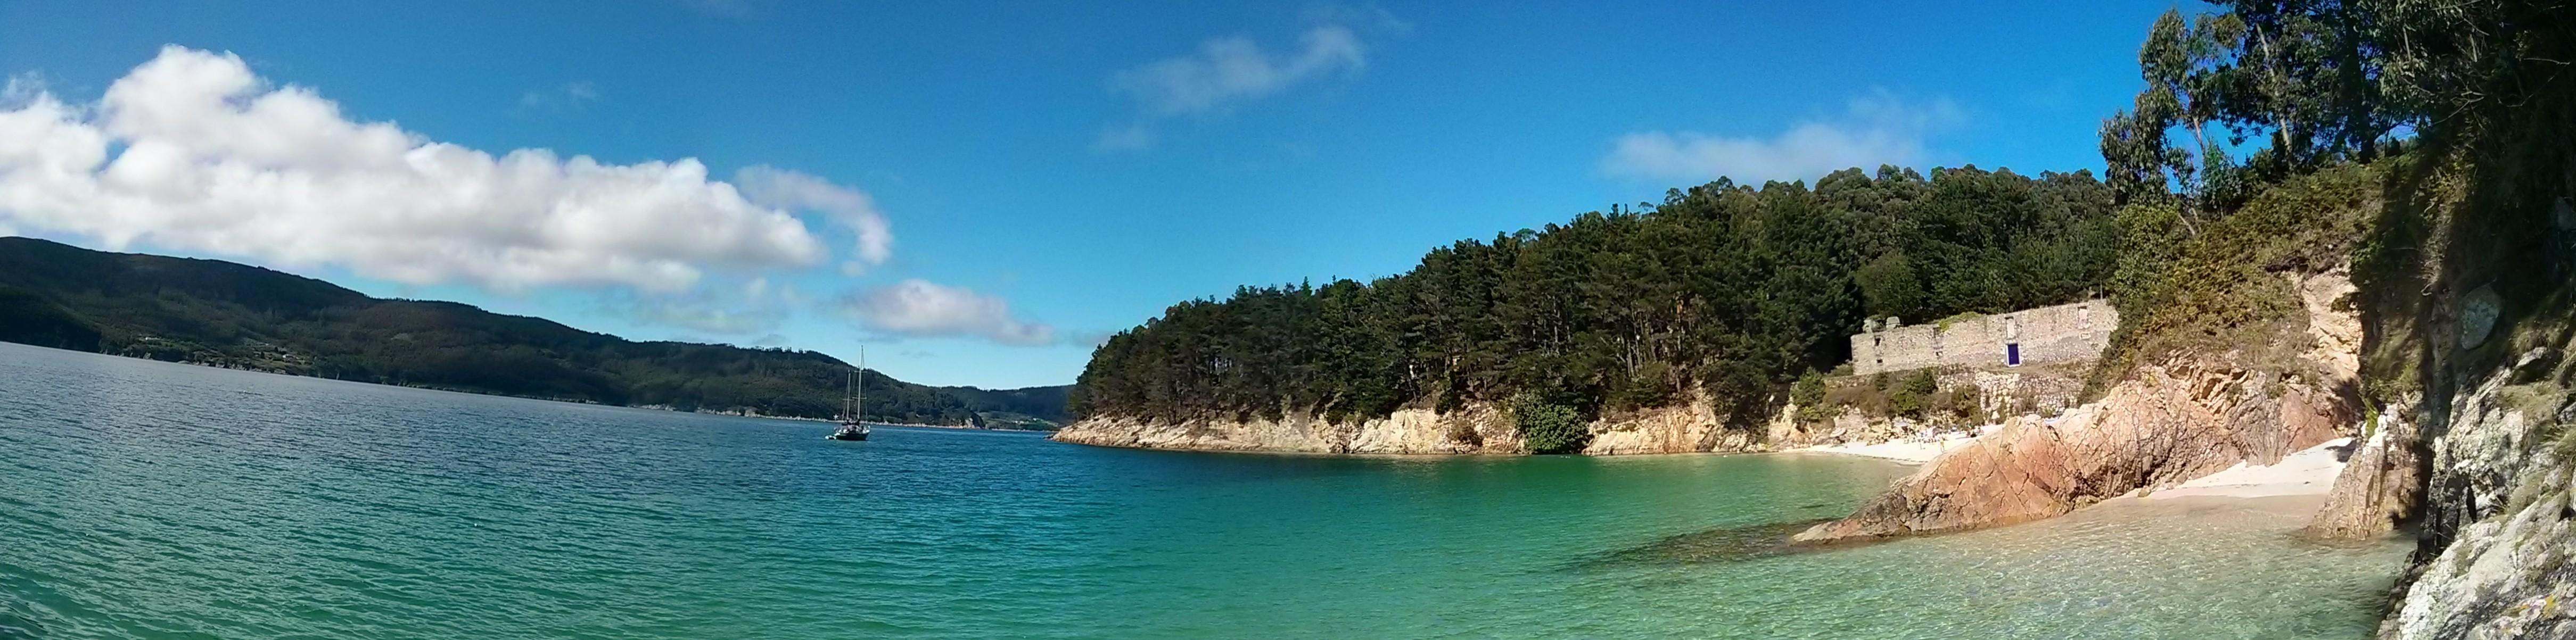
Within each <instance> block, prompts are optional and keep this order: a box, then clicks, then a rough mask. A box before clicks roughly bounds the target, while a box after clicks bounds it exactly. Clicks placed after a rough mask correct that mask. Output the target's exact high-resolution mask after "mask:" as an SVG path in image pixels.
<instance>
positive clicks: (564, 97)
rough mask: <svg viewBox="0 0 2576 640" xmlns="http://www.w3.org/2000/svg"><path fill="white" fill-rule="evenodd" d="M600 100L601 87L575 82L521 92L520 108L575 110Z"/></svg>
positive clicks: (585, 82)
mask: <svg viewBox="0 0 2576 640" xmlns="http://www.w3.org/2000/svg"><path fill="white" fill-rule="evenodd" d="M597 101H599V87H597V86H594V85H592V84H591V83H589V82H587V81H584V82H574V83H569V84H565V85H564V86H561V87H555V88H551V89H542V90H537V89H531V90H529V91H528V92H526V93H522V94H519V108H521V109H541V110H546V111H574V110H578V109H580V108H582V107H585V106H589V105H590V103H592V102H597Z"/></svg>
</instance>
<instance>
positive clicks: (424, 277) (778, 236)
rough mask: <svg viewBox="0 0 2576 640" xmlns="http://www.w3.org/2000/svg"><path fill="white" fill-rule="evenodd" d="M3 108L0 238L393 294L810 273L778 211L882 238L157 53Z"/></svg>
mask: <svg viewBox="0 0 2576 640" xmlns="http://www.w3.org/2000/svg"><path fill="white" fill-rule="evenodd" d="M16 85H17V83H13V87H14V88H12V89H10V90H9V91H7V92H6V93H7V94H8V95H10V96H15V98H14V99H11V100H8V101H5V102H0V225H11V226H16V227H18V228H20V229H23V230H29V231H40V232H57V233H68V234H77V235H85V236H90V237H95V238H98V239H99V240H100V241H102V242H103V243H104V244H106V245H108V247H109V248H123V247H124V246H126V245H128V244H130V243H135V242H149V243H151V244H154V245H157V246H160V247H165V248H170V249H178V250H194V251H205V252H210V253H216V254H225V255H231V256H250V257H256V258H260V259H265V260H267V261H271V262H274V263H282V264H285V265H290V266H308V265H326V264H327V265H340V266H345V267H347V268H349V269H351V270H354V271H356V272H358V273H360V274H364V275H367V276H372V277H377V278H383V279H387V280H392V281H396V282H402V283H408V284H434V283H444V282H460V281H461V282H466V283H471V284H475V285H478V286H484V287H488V288H495V289H501V290H517V289H522V288H526V287H531V286H544V285H598V286H631V287H635V288H638V289H641V290H645V291H648V292H664V293H669V292H678V291H682V290H685V289H687V288H689V287H691V286H692V285H694V284H695V283H697V282H698V281H699V280H700V278H701V277H702V276H703V275H704V274H705V273H706V272H708V271H710V270H719V271H737V272H750V271H756V270H760V269H767V268H786V267H797V268H801V267H809V266H813V265H817V264H821V263H823V262H825V261H826V259H827V258H829V257H830V254H831V252H830V251H829V250H828V249H827V248H826V247H825V246H824V244H823V242H822V241H821V240H819V239H817V238H816V236H815V235H814V234H813V233H811V232H810V231H809V230H808V229H807V228H806V226H805V224H804V223H803V222H801V221H800V220H798V219H797V218H796V217H795V216H794V215H791V214H790V213H789V211H787V210H785V207H786V204H780V203H789V204H796V205H801V206H807V207H813V208H815V209H817V210H821V211H823V212H825V213H827V214H830V215H831V216H832V218H833V219H834V220H835V221H837V222H839V223H841V224H844V225H849V226H850V227H851V228H853V229H854V230H856V233H857V236H858V238H859V240H860V242H859V250H858V254H859V259H861V260H868V261H882V260H883V259H884V258H885V254H886V252H887V251H888V248H889V246H890V243H891V240H890V239H889V238H888V237H887V234H886V233H885V229H884V219H883V217H882V216H881V215H878V214H877V213H876V211H875V209H874V208H873V206H872V205H870V204H869V203H868V201H867V199H866V197H865V196H864V195H863V194H859V193H858V192H856V191H851V190H847V189H840V188H837V187H831V186H830V185H829V184H828V183H822V182H821V181H820V180H818V179H813V178H812V177H811V176H805V175H803V174H796V173H793V172H785V171H778V170H771V169H765V168H764V169H763V171H757V172H749V173H748V175H749V176H750V177H754V178H759V179H765V180H767V182H765V183H763V184H761V185H760V189H755V190H754V191H755V192H757V193H759V194H760V196H761V197H760V199H761V200H763V201H766V202H769V203H771V204H763V203H762V202H755V201H753V200H752V199H749V198H746V197H744V195H743V193H742V192H741V191H737V190H736V189H735V187H734V186H733V185H729V184H726V183H724V182H719V181H713V180H709V179H708V178H707V168H706V166H705V165H702V164H700V163H699V162H698V161H697V160H695V159H681V160H677V161H669V162H663V161H647V162H639V163H635V164H624V165H620V164H604V163H601V162H599V161H596V160H593V159H591V158H589V157H587V156H573V157H571V158H564V157H560V156H557V155H556V154H555V153H554V152H552V151H548V150H544V149H519V150H515V151H510V152H507V153H504V154H501V155H499V156H498V157H495V156H494V155H493V154H490V153H486V152H483V151H478V150H475V149H469V148H465V147H461V146H457V145H453V144H447V143H441V142H436V141H432V140H429V139H427V138H426V137H424V136H422V135H420V134H417V133H412V132H408V131H404V130H402V129H401V128H399V127H397V126H395V125H394V124H393V123H390V122H359V121H353V120H350V119H349V118H347V117H345V116H343V115H342V114H341V113H340V109H339V106H338V105H337V104H335V103H333V102H331V101H329V100H325V99H323V98H322V97H321V96H320V95H318V94H316V93H315V92H314V91H313V90H312V89H309V88H304V87H296V86H286V87H272V86H269V85H268V84H267V83H266V82H264V81H262V80H261V79H260V78H258V77H256V76H254V75H253V74H252V73H251V71H250V68H249V67H248V66H247V65H245V64H243V62H242V60H241V59H240V58H238V57H236V56H233V55H231V54H215V53H211V52H205V51H197V50H191V49H185V48H181V47H176V46H172V47H165V48H163V49H162V50H161V52H160V54H159V55H158V56H157V57H155V58H153V59H152V60H151V61H149V62H146V63H144V64H143V65H141V66H138V67H135V68H134V70H133V71H132V72H130V73H128V74H127V75H126V76H125V77H124V78H121V79H118V80H117V81H116V82H115V83H114V84H113V85H111V86H110V87H109V88H108V90H107V92H106V95H105V96H104V97H103V98H102V99H101V100H100V101H99V102H98V103H96V104H95V105H73V104H66V103H64V102H63V101H61V100H60V99H58V98H56V97H55V96H53V95H52V94H50V93H47V92H45V91H42V90H41V89H29V88H27V87H24V86H16Z"/></svg>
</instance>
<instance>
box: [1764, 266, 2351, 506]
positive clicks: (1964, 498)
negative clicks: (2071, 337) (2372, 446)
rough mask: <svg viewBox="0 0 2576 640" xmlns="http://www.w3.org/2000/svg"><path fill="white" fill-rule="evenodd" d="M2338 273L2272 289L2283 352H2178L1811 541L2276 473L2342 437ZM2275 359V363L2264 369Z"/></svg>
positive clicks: (1927, 470)
mask: <svg viewBox="0 0 2576 640" xmlns="http://www.w3.org/2000/svg"><path fill="white" fill-rule="evenodd" d="M2347 273H2348V272H2347V271H2346V270H2344V269H2340V268H2336V269H2330V270H2326V271H2324V272H2322V273H2315V274H2290V275H2288V276H2287V277H2285V278H2284V279H2283V280H2281V281H2279V282H2278V284H2277V285H2276V286H2280V287H2282V288H2283V289H2284V290H2285V291H2286V292H2288V293H2293V294H2295V295H2296V298H2297V299H2298V300H2299V302H2300V305H2299V310H2300V311H2303V312H2304V313H2298V314H2293V315H2292V316H2290V319H2291V320H2294V321H2296V322H2295V323H2293V324H2290V325H2283V326H2279V327H2276V328H2275V330H2274V331H2272V332H2270V333H2269V335H2270V336H2273V339H2274V340H2275V341H2277V342H2280V343H2282V344H2276V345H2259V347H2260V348H2248V347H2247V346H2244V345H2239V346H2236V347H2233V348H2231V349H2230V350H2228V351H2226V352H2221V353H2210V352H2206V351H2190V350H2185V351H2180V352H2176V353H2174V354H2172V355H2170V356H2168V357H2166V358H2165V359H2164V361H2163V362H2162V363H2161V364H2153V365H2146V366H2141V367H2137V369H2136V370H2135V371H2134V372H2133V373H2132V374H2130V375H2127V376H2124V377H2123V378H2122V380H2121V382H2118V383H2117V384H2115V385H2113V386H2112V387H2111V389H2110V390H2109V391H2107V392H2105V393H2104V394H2103V396H2102V398H2101V399H2100V400H2098V401H2095V402H2092V403H2088V404H2085V405H2083V406H2080V407H2077V408H2075V409H2073V410H2070V411H2068V412H2066V413H2065V414H2064V415H2061V416H2058V417H2055V418H2041V417H2038V416H2023V417H2017V418H2012V419H2010V420H2007V421H2006V422H2005V424H2004V426H2003V428H2002V429H2001V430H1999V431H1997V432H1995V433H1994V434H1992V435H1989V436H1987V437H1985V438H1981V439H1979V440H1978V441H1977V442H1976V443H1974V444H1971V445H1969V446H1967V447H1966V448H1962V449H1960V450H1958V451H1955V452H1952V453H1950V454H1948V455H1944V456H1942V457H1941V458H1939V459H1936V460H1934V461H1933V462H1932V464H1929V465H1926V466H1925V467H1924V469H1923V470H1922V471H1919V472H1916V473H1915V475H1913V476H1910V477H1907V478H1906V479H1904V480H1901V481H1899V482H1898V483H1897V484H1896V486H1894V487H1892V488H1890V489H1888V491H1887V492H1886V493H1884V494H1881V495H1880V496H1879V497H1878V498H1876V499H1874V500H1872V501H1870V502H1869V503H1868V504H1866V505H1863V506H1862V507H1861V508H1860V509H1859V510H1858V511H1855V512H1853V513H1852V515H1850V516H1848V517H1845V518H1842V519H1840V520H1835V521H1832V522H1826V523H1823V524H1819V525H1816V526H1814V527H1811V528H1809V529H1808V530H1806V531H1804V532H1801V533H1799V534H1798V535H1797V536H1795V540H1796V541H1798V542H1802V543H1831V542H1840V541H1849V540H1860V539H1869V538H1882V537H1890V536H1901V535H1910V534H1919V533H1931V532H1940V531H1955V530H1964V529H1973V528H1979V527H1990V526H1997V525H2004V524H2012V523H2017V522H2025V521H2030V520H2036V519H2040V518H2048V517H2054V516H2058V515H2063V514H2065V513H2067V512H2069V511H2073V510H2075V509H2078V508H2081V507H2084V506H2086V505H2090V504H2093V503H2095V502H2099V501H2102V500H2106V499H2109V498H2113V497H2118V496H2120V495H2123V494H2127V493H2129V492H2131V491H2136V490H2140V489H2147V490H2153V489H2155V488H2158V487H2164V486H2169V485H2174V484H2180V483H2182V482H2185V481H2188V480H2191V479H2193V478H2198V477H2200V476H2204V475H2208V474H2211V473H2215V472H2218V471H2220V470H2224V469H2226V468H2228V467H2230V466H2234V465H2236V464H2238V463H2249V464H2272V463H2276V462H2279V461H2280V459H2281V458H2282V457H2283V456H2286V455H2289V454H2290V453H2292V452H2296V451H2298V450H2300V449H2305V448H2308V447H2311V446H2315V445H2317V444H2321V443H2324V442H2325V441H2327V440H2332V439H2334V438H2336V437H2339V436H2341V435H2345V434H2346V431H2348V430H2349V428H2350V426H2351V425H2354V424H2355V423H2356V422H2357V419H2358V415H2357V411H2356V410H2355V409H2356V406H2357V403H2356V402H2355V400H2354V383H2355V378H2354V376H2355V366H2354V364H2353V363H2354V362H2355V359H2356V351H2357V350H2358V349H2359V346H2360V342H2361V341H2360V340H2359V337H2360V336H2359V322H2360V321H2359V319H2358V318H2357V316H2356V314H2355V312H2354V310H2353V308H2352V306H2351V305H2350V304H2349V301H2348V300H2345V299H2344V298H2345V297H2346V296H2348V295H2349V294H2350V293H2351V291H2352V285H2351V282H2350V278H2349V276H2348V275H2347ZM2265 354H2278V355H2280V356H2283V357H2281V358H2277V359H2276V358H2267V357H2264V355H2265Z"/></svg>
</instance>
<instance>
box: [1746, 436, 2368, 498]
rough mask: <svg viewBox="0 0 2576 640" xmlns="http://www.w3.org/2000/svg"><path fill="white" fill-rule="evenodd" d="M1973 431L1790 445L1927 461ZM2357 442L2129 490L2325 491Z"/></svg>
mask: <svg viewBox="0 0 2576 640" xmlns="http://www.w3.org/2000/svg"><path fill="white" fill-rule="evenodd" d="M1976 440H1977V437H1976V436H1971V435H1967V434H1947V435H1944V436H1942V437H1941V439H1939V440H1932V441H1919V440H1893V441H1888V442H1875V443H1865V444H1863V443H1852V444H1838V445H1822V446H1814V447H1800V448H1796V449H1790V451H1796V452H1810V453H1839V454H1844V455H1855V456H1868V457H1872V458H1882V459H1887V460H1896V461H1899V462H1908V463H1913V464H1924V463H1929V462H1931V461H1932V459H1933V458H1938V457H1941V454H1943V453H1948V452H1950V451H1953V450H1957V449H1959V448H1961V447H1965V446H1967V445H1968V443H1971V442H1976ZM2351 444H2352V438H2337V439H2334V440H2330V441H2327V442H2325V443H2324V444H2320V445H2317V446H2314V447H2309V448H2307V449H2305V450H2302V451H2299V452H2297V453H2292V454H2290V455H2288V456H2285V457H2283V458H2281V461H2280V462H2279V463H2276V464H2269V465H2248V464H2243V463H2239V464H2237V465H2236V466H2234V467H2229V468H2227V469H2226V470H2223V471H2219V472H2217V473H2213V474H2209V475H2206V476H2201V477H2200V478H2197V479H2194V480H2191V481H2188V482H2184V483H2182V484H2178V485H2174V486H2170V487H2164V488H2161V489H2154V490H2147V489H2141V490H2137V491H2132V492H2129V494H2128V495H2127V496H2123V497H2130V498H2141V499H2147V500H2161V499H2171V498H2187V497H2193V496H2220V497H2233V498H2262V497H2271V496H2298V495H2324V494H2325V493H2327V492H2328V491H2331V490H2333V489H2334V480H2335V474H2338V473H2342V472H2343V465H2344V462H2343V460H2342V459H2341V456H2340V455H2339V454H2338V453H2337V451H2338V450H2339V449H2341V448H2343V447H2348V446H2350V445H2351Z"/></svg>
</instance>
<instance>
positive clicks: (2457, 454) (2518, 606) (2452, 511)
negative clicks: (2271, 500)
mask: <svg viewBox="0 0 2576 640" xmlns="http://www.w3.org/2000/svg"><path fill="white" fill-rule="evenodd" d="M2560 365H2561V363H2559V362H2558V361H2557V357H2556V350H2555V349H2554V348H2549V347H2541V348H2535V349H2532V350H2530V351H2526V352H2525V353H2524V354H2523V355H2522V356H2520V357H2519V358H2517V359H2516V361H2515V362H2514V364H2513V365H2512V366H2510V367H2505V368H2502V369H2501V370H2499V371H2497V372H2495V373H2493V374H2491V375H2488V376H2486V377H2485V378H2484V379H2482V380H2479V381H2478V382H2477V384H2476V385H2475V386H2471V387H2468V388H2467V389H2466V390H2465V391H2463V392H2462V393H2460V394H2459V395H2458V396H2456V397H2455V398H2454V399H2453V400H2452V401H2451V402H2450V403H2449V405H2450V407H2451V410H2450V411H2447V412H2442V413H2440V414H2432V415H2427V416H2425V417H2426V418H2427V419H2428V422H2429V424H2428V426H2430V427H2432V428H2431V429H2428V430H2427V431H2428V432H2432V433H2437V434H2438V435H2436V436H2435V437H2433V438H2432V439H2431V441H2430V442H2429V443H2427V445H2428V446H2429V448H2430V449H2431V453H2432V460H2431V464H2430V465H2429V467H2430V473H2429V477H2426V478H2424V481H2423V484H2422V487H2423V489H2422V492H2423V498H2422V499H2423V505H2422V507H2423V509H2422V514H2423V519H2424V522H2423V525H2422V529H2423V532H2422V535H2423V536H2424V539H2423V541H2422V544H2421V546H2420V547H2419V551H2418V554H2419V558H2418V559H2419V563H2418V564H2417V565H2416V566H2415V568H2414V575H2413V576H2412V580H2411V581H2410V582H2409V584H2408V586H2407V587H2406V590H2405V595H2404V597H2403V598H2402V599H2401V600H2399V602H2398V605H2397V607H2396V611H2395V612H2394V613H2393V614H2391V616H2390V617H2389V619H2388V620H2387V621H2386V622H2385V623H2384V624H2383V625H2382V627H2381V629H2380V636H2381V637H2383V638H2401V639H2407V640H2414V639H2420V638H2576V565H2571V563H2570V562H2569V559H2570V556H2576V459H2571V458H2576V434H2570V433H2568V431H2567V429H2568V427H2567V426H2566V425H2570V424H2576V397H2571V396H2570V395H2569V394H2568V393H2567V390H2566V389H2564V388H2562V387H2560V386H2559V382H2558V381H2560V380H2565V379H2567V376H2568V373H2569V371H2568V370H2567V369H2566V368H2565V367H2563V366H2560ZM2351 475H2353V474H2351V473H2347V474H2346V476H2347V479H2349V476H2351ZM2339 484H2340V481H2339ZM2340 488H2341V487H2340V486H2338V489H2340ZM2392 493H2396V494H2400V495H2411V493H2410V492H2405V491H2396V492H2392ZM2333 515H2334V514H2333V513H2332V512H2331V511H2330V512H2328V513H2327V514H2324V515H2321V516H2320V518H2321V519H2324V518H2326V517H2332V516H2333Z"/></svg>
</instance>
